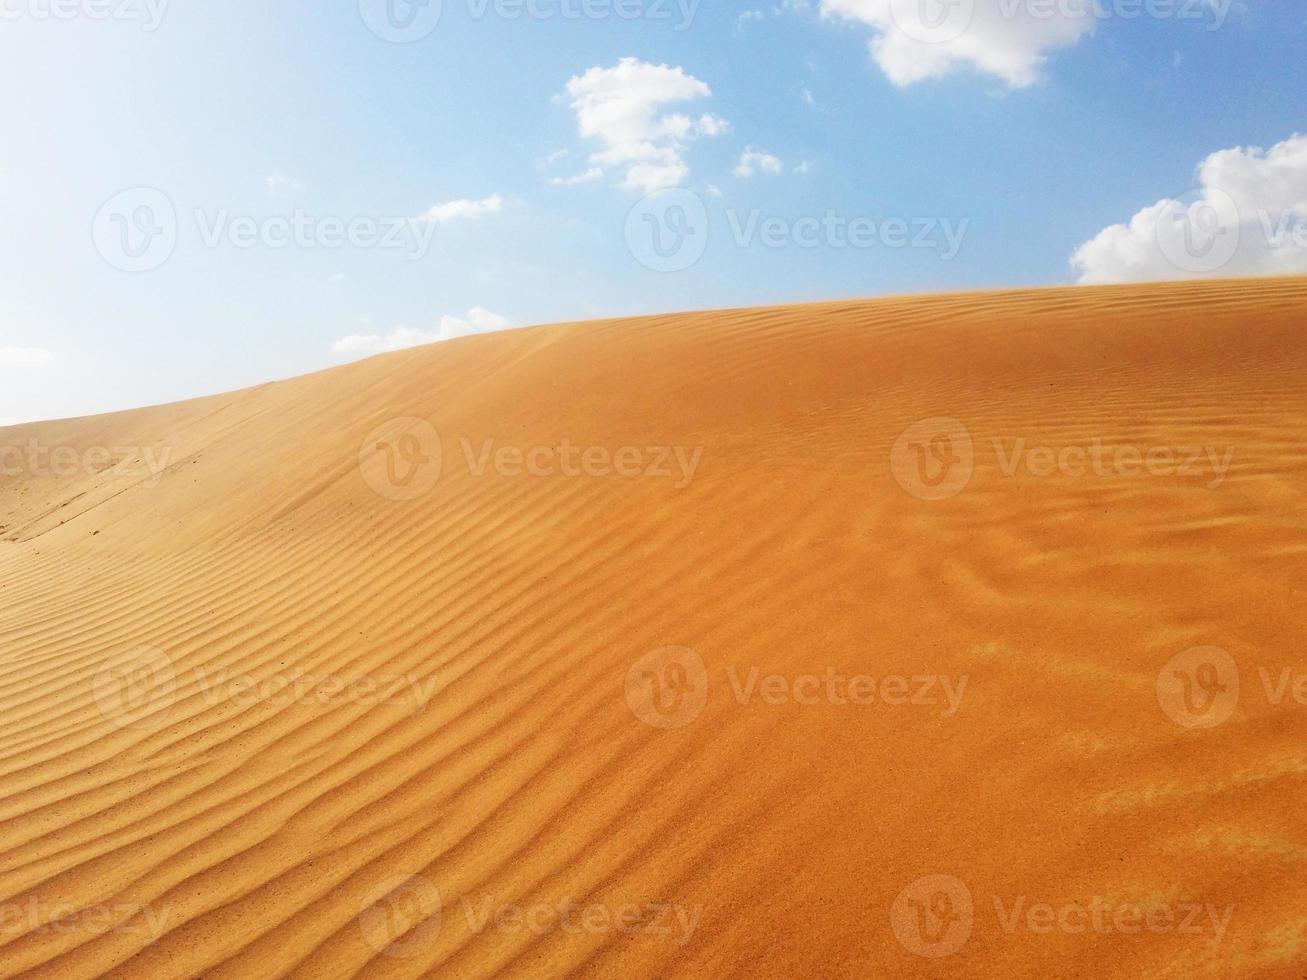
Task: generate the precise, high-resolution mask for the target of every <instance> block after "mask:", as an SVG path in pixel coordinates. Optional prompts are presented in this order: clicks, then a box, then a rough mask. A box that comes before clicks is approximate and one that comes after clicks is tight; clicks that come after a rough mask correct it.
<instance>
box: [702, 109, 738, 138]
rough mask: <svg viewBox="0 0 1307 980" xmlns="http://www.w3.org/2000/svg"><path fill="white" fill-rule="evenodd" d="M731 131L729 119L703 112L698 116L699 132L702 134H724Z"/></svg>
mask: <svg viewBox="0 0 1307 980" xmlns="http://www.w3.org/2000/svg"><path fill="white" fill-rule="evenodd" d="M730 131H731V121H730V120H729V119H723V118H722V117H721V116H715V115H713V114H712V113H711V112H705V113H704V114H703V115H702V116H700V117H699V132H701V133H703V135H704V136H724V135H725V134H726V133H729V132H730Z"/></svg>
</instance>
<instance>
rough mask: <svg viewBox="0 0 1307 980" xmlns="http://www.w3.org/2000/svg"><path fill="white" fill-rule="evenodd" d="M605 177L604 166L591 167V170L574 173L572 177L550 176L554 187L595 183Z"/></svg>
mask: <svg viewBox="0 0 1307 980" xmlns="http://www.w3.org/2000/svg"><path fill="white" fill-rule="evenodd" d="M603 179H604V170H603V168H602V167H591V168H590V169H589V170H585V171H582V172H581V173H579V174H573V175H572V176H570V177H550V178H549V183H550V185H551V186H553V187H576V186H577V185H578V184H593V183H594V182H595V181H596V180H603Z"/></svg>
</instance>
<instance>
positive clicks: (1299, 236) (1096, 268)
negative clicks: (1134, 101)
mask: <svg viewBox="0 0 1307 980" xmlns="http://www.w3.org/2000/svg"><path fill="white" fill-rule="evenodd" d="M1071 264H1072V267H1073V268H1074V269H1075V271H1076V272H1077V274H1078V276H1079V281H1080V282H1081V283H1083V284H1095V283H1110V282H1143V281H1149V280H1158V279H1183V278H1203V277H1210V276H1253V275H1287V274H1294V273H1307V136H1292V137H1290V138H1289V139H1287V140H1285V141H1284V142H1282V143H1278V144H1276V145H1275V146H1273V147H1271V149H1270V150H1264V149H1262V148H1261V147H1235V148H1233V149H1229V150H1221V151H1219V152H1217V153H1213V154H1212V155H1211V156H1209V157H1208V158H1207V159H1206V160H1205V161H1203V163H1202V165H1201V166H1200V167H1199V168H1198V188H1197V189H1196V190H1195V191H1194V192H1193V193H1191V194H1189V195H1186V196H1185V197H1183V198H1179V199H1174V198H1167V199H1164V200H1161V201H1158V202H1157V203H1156V204H1154V205H1152V206H1150V207H1147V208H1144V209H1143V210H1141V211H1139V212H1138V213H1137V214H1135V215H1134V217H1132V218H1131V219H1130V221H1129V222H1128V223H1126V224H1117V225H1112V226H1111V227H1108V228H1104V229H1103V230H1102V231H1101V232H1099V233H1098V235H1096V236H1095V237H1094V238H1093V239H1091V240H1090V241H1088V242H1086V243H1085V244H1083V245H1081V246H1080V248H1079V249H1077V250H1076V253H1075V255H1074V256H1073V257H1072V259H1071Z"/></svg>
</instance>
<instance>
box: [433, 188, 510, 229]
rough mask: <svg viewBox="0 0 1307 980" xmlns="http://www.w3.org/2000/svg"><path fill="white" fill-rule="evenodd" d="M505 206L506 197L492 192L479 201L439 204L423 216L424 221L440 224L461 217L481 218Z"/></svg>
mask: <svg viewBox="0 0 1307 980" xmlns="http://www.w3.org/2000/svg"><path fill="white" fill-rule="evenodd" d="M503 207H504V199H503V198H502V197H500V196H499V195H498V194H491V195H490V196H489V197H486V198H482V199H481V200H479V201H469V200H466V199H464V200H458V201H446V202H445V203H444V204H437V205H436V206H435V207H433V208H431V210H429V211H428V212H427V213H426V214H424V215H423V216H422V218H423V220H424V221H434V222H436V223H437V224H440V223H443V222H446V221H456V220H458V219H460V218H480V217H483V216H484V215H487V214H497V213H498V212H499V211H501V210H502V209H503Z"/></svg>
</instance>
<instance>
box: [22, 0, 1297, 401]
mask: <svg viewBox="0 0 1307 980" xmlns="http://www.w3.org/2000/svg"><path fill="white" fill-rule="evenodd" d="M52 2H54V3H56V4H64V5H65V6H64V7H63V8H62V9H63V10H64V11H65V14H66V16H61V17H55V16H53V15H52V14H51V9H50V5H51V3H52ZM148 2H149V4H150V7H149V9H148V10H147V9H146V4H147V0H0V80H2V81H3V83H4V91H5V93H6V96H5V98H4V100H3V102H2V103H0V421H16V420H25V419H33V418H48V417H60V416H68V415H80V414H90V413H95V412H101V411H109V410H114V409H118V408H126V407H132V406H136V405H143V404H152V403H158V402H164V401H170V400H176V399H180V398H186V397H191V396H195V395H201V394H207V393H213V392H218V391H224V390H229V389H232V388H237V387H241V386H245V385H250V384H256V383H259V382H262V381H266V380H271V379H275V378H278V377H285V376H290V375H294V374H299V373H303V372H305V371H310V370H315V369H318V368H322V367H326V366H330V365H332V364H336V363H341V362H343V361H344V360H347V359H348V358H349V357H351V356H359V355H360V354H365V353H368V352H370V351H373V350H378V349H384V348H387V347H396V346H404V345H405V344H410V343H414V342H418V341H423V340H432V339H436V338H439V337H442V336H451V335H457V334H460V333H467V332H472V331H476V330H484V329H493V328H497V327H500V326H503V325H505V324H509V323H511V324H516V325H526V324H532V323H542V322H551V321H558V320H571V319H589V318H595V317H603V316H615V315H626V314H637V313H646V312H656V311H661V310H675V309H694V308H703V307H719V306H737V305H761V304H770V303H779V302H791V301H802V300H816V299H825V298H840V297H861V296H875V295H882V294H888V293H904V292H929V291H939V290H951V289H972V288H986V287H993V286H1008V285H1023V284H1030V285H1046V284H1057V283H1072V282H1076V281H1086V282H1090V281H1119V280H1124V279H1145V278H1176V277H1180V276H1184V275H1198V274H1234V273H1247V272H1302V271H1307V262H1304V256H1307V241H1299V240H1298V239H1297V238H1294V237H1292V236H1291V235H1290V236H1289V237H1281V238H1277V239H1276V240H1275V241H1274V242H1273V243H1272V244H1270V245H1268V244H1266V243H1265V242H1259V243H1258V244H1256V245H1255V246H1254V245H1253V244H1251V243H1250V239H1251V238H1256V237H1257V226H1258V223H1259V220H1260V217H1261V216H1262V215H1263V214H1264V215H1265V216H1266V217H1267V222H1266V223H1265V224H1264V227H1266V228H1271V227H1272V223H1274V222H1280V224H1278V225H1275V226H1276V227H1280V228H1281V229H1282V230H1285V231H1287V230H1289V229H1290V228H1292V227H1295V226H1292V225H1285V224H1283V222H1286V221H1287V222H1294V221H1298V220H1299V219H1303V218H1304V217H1305V216H1307V140H1302V141H1298V140H1294V139H1293V137H1295V135H1296V134H1307V119H1305V118H1304V106H1307V59H1304V58H1303V57H1302V52H1303V51H1304V50H1307V45H1305V43H1304V42H1305V41H1307V12H1304V10H1303V9H1302V8H1301V6H1300V5H1298V4H1294V3H1283V2H1272V0H1243V2H1232V3H1229V4H1228V5H1227V4H1226V3H1225V0H1201V2H1202V3H1204V4H1207V3H1212V2H1215V3H1216V9H1215V10H1212V9H1203V10H1199V11H1198V13H1197V15H1195V16H1192V17H1191V16H1188V14H1189V13H1193V10H1192V9H1190V7H1189V5H1190V4H1192V3H1194V2H1196V0H1173V2H1176V3H1179V4H1180V5H1181V6H1180V7H1178V8H1176V10H1175V11H1174V14H1175V15H1174V16H1165V17H1163V16H1148V15H1147V13H1145V15H1144V16H1141V17H1136V18H1127V17H1125V16H1122V11H1123V10H1125V11H1128V10H1129V9H1131V6H1132V4H1133V5H1136V6H1137V5H1139V4H1141V3H1142V0H1116V2H1115V5H1114V6H1109V7H1106V8H1102V9H1100V10H1099V11H1098V12H1097V13H1096V14H1095V15H1094V16H1092V17H1085V16H1068V12H1067V11H1066V10H1065V9H1062V11H1061V12H1060V13H1058V12H1055V13H1054V14H1052V15H1050V16H1045V17H1033V16H1030V15H1029V14H1028V13H1023V8H1022V7H1021V6H1020V5H1021V4H1022V3H1026V4H1035V5H1037V4H1039V3H1041V2H1043V0H956V2H959V3H962V4H964V5H965V4H966V3H973V4H975V5H978V6H977V8H976V9H974V10H971V11H970V14H969V16H970V19H969V20H968V21H967V23H966V25H965V27H964V28H963V33H961V34H960V35H958V36H957V37H953V36H951V35H941V36H938V37H927V38H926V39H925V40H923V39H922V38H921V37H920V36H919V35H920V32H921V30H922V29H923V26H927V22H926V21H925V20H923V21H922V23H921V24H915V25H914V24H913V23H912V22H911V18H912V17H913V16H914V15H913V14H912V12H911V10H912V9H913V8H912V7H911V6H907V7H905V6H904V5H905V4H908V5H915V4H917V3H918V0H809V2H806V3H805V2H797V0H781V2H779V3H775V2H773V3H765V4H757V3H750V2H745V3H742V4H734V3H709V2H703V3H700V4H697V5H696V4H694V3H693V2H692V0H671V2H669V3H667V4H666V5H664V0H617V2H620V3H624V4H625V5H626V6H625V9H626V10H628V11H635V12H638V13H640V14H641V16H640V17H638V18H636V19H629V20H627V19H622V18H619V17H616V16H612V15H611V14H610V15H607V16H604V15H603V14H604V12H606V11H608V12H611V11H612V9H613V4H612V2H605V0H588V2H590V3H592V4H594V6H591V7H589V8H585V9H588V10H589V12H590V16H579V17H578V16H565V15H564V14H570V13H575V12H576V11H578V10H582V6H581V4H582V0H535V3H536V14H537V15H536V16H530V15H527V16H522V17H520V18H512V17H509V16H505V14H509V13H511V12H512V11H513V10H515V9H518V4H516V2H515V0H499V3H498V4H497V3H495V2H491V3H490V4H489V6H488V7H482V5H481V0H444V3H443V9H442V10H441V16H440V19H439V22H438V23H436V24H435V25H434V29H432V30H431V31H430V33H429V34H426V36H424V37H422V38H421V39H420V40H415V41H412V42H411V43H392V42H390V41H387V40H384V39H382V38H381V37H379V36H378V35H377V33H375V32H374V31H373V30H371V29H370V28H369V26H368V23H369V18H372V22H373V23H378V21H377V20H376V18H377V16H379V11H378V10H377V9H375V8H376V7H377V5H378V3H380V4H381V5H382V6H383V7H384V0H376V2H374V0H342V2H340V3H336V4H332V5H324V4H320V3H311V2H309V0H282V2H278V3H275V4H269V3H267V2H266V0H258V2H256V0H233V2H230V3H223V4H206V3H199V2H196V0H173V2H167V0H148ZM394 2H395V3H397V4H399V5H400V7H397V8H396V10H399V11H400V12H403V10H402V9H401V8H403V5H404V4H405V3H406V0H394ZM926 2H927V3H928V4H931V3H939V2H940V0H926ZM1060 2H1061V3H1062V4H1064V5H1065V4H1067V3H1070V4H1075V3H1076V2H1077V0H1060ZM1104 2H1110V0H1104ZM1156 2H1161V0H1156ZM678 3H679V4H680V6H678ZM101 4H103V6H100V5H101ZM505 5H508V6H505ZM896 5H897V6H896ZM996 5H997V6H996ZM1004 5H1006V6H1004ZM891 8H892V9H891ZM1000 9H1003V10H1007V11H1009V13H1008V15H1007V16H1005V17H1001V16H999V15H997V14H995V13H994V11H996V10H1000ZM1054 9H1055V10H1056V9H1058V8H1056V5H1055V8H1054ZM941 10H942V11H943V13H945V14H947V13H949V11H948V10H947V9H946V8H941ZM106 11H107V15H106ZM1012 11H1016V13H1015V14H1013V13H1012ZM583 12H584V11H583ZM596 12H598V13H596ZM1071 13H1073V14H1074V11H1072V12H1071ZM133 14H140V15H141V16H142V17H144V18H151V17H155V16H158V21H157V23H150V24H149V26H150V27H152V28H153V29H151V30H146V29H145V27H146V24H145V23H144V22H143V20H141V19H127V17H128V16H129V15H133ZM380 14H384V10H383V11H380ZM429 14H430V10H429V9H428V10H426V11H422V10H420V9H419V10H418V11H417V14H416V16H418V17H419V18H420V17H425V16H429ZM664 15H666V16H664ZM991 15H992V16H991ZM1182 15H1183V16H1182ZM923 16H924V15H923ZM887 18H889V19H887ZM987 18H990V19H988V20H987ZM687 20H688V26H687V24H686V21H687ZM415 23H416V24H418V26H422V24H423V22H422V21H421V20H417V21H415ZM930 23H932V24H933V23H934V22H933V21H932V22H930ZM1217 25H1219V26H1217ZM1214 27H1215V28H1216V29H1213V28H1214ZM896 31H898V32H899V33H898V34H896V33H895V32H896ZM624 59H626V60H625V61H624ZM623 65H625V66H626V67H625V69H624V68H623ZM746 154H748V156H747V157H746ZM1214 155H1215V156H1214ZM742 164H743V165H742ZM1200 165H1201V166H1202V167H1203V169H1202V171H1201V172H1200V171H1199V169H1198V168H1199V167H1200ZM568 179H573V180H575V181H576V182H574V183H571V184H564V183H563V182H565V181H567V180H568ZM137 188H149V189H153V192H154V193H156V194H158V193H161V194H162V195H164V197H163V200H165V201H166V202H167V203H168V204H169V205H170V206H171V207H172V209H173V211H174V213H175V216H176V232H175V236H172V237H171V239H170V244H169V245H168V247H167V250H166V254H165V255H163V257H162V259H161V260H160V259H159V256H157V255H155V256H154V257H151V256H150V255H146V257H145V259H144V260H143V261H144V262H145V264H147V265H149V266H150V267H149V268H148V269H144V270H143V271H124V268H123V265H124V262H123V260H122V256H121V255H119V256H117V257H115V256H114V255H113V254H109V255H108V256H106V254H105V250H106V247H107V248H108V249H109V251H110V253H112V250H113V248H112V241H111V240H110V241H108V244H106V238H105V236H106V235H109V236H112V235H115V234H118V235H127V236H129V237H130V236H134V235H137V234H138V231H137V230H135V229H134V228H133V227H132V223H133V222H135V221H136V220H137V219H138V218H139V217H140V215H139V214H138V212H139V209H140V204H141V201H142V200H145V199H142V198H141V197H140V193H141V192H139V191H134V190H133V189H137ZM123 192H130V193H129V194H128V195H127V196H126V197H124V196H123ZM649 192H657V193H655V194H654V196H653V198H652V199H651V201H646V202H645V203H644V204H640V203H639V202H642V200H644V199H645V198H646V195H647V194H648V193H649ZM1190 192H1194V193H1190ZM133 194H135V195H136V196H132V195H133ZM669 195H670V196H669ZM686 195H689V196H686ZM1186 195H1188V196H1186ZM1218 195H1219V196H1218ZM1227 198H1228V199H1229V200H1230V201H1232V202H1234V203H1233V204H1231V206H1230V207H1231V211H1230V215H1231V216H1230V217H1228V218H1227V219H1225V220H1228V221H1229V222H1231V223H1238V224H1241V225H1242V226H1243V227H1244V231H1245V234H1244V235H1243V238H1242V242H1241V245H1240V249H1239V250H1238V251H1237V253H1236V252H1234V251H1233V250H1232V252H1231V255H1230V256H1227V257H1226V260H1225V261H1224V262H1222V263H1221V264H1220V265H1219V266H1215V267H1212V268H1204V267H1202V264H1201V263H1199V264H1198V266H1195V267H1189V266H1188V265H1187V264H1186V263H1185V262H1183V261H1182V262H1181V263H1180V264H1179V266H1176V265H1175V264H1174V262H1171V264H1169V265H1168V264H1167V263H1166V262H1165V261H1163V260H1164V259H1166V258H1167V257H1168V256H1170V255H1171V251H1169V250H1168V249H1167V247H1166V242H1162V245H1161V248H1160V249H1159V248H1158V246H1157V241H1155V240H1154V239H1155V238H1156V237H1157V236H1158V235H1164V234H1165V233H1164V232H1158V231H1157V230H1156V229H1158V228H1162V227H1169V226H1168V225H1165V221H1164V219H1165V218H1166V216H1167V215H1166V211H1165V208H1163V207H1161V204H1162V203H1163V202H1170V205H1168V206H1172V205H1173V206H1175V207H1178V208H1180V209H1181V213H1182V214H1187V213H1188V212H1186V211H1184V210H1183V209H1185V208H1189V207H1190V206H1192V205H1193V204H1194V202H1195V201H1201V202H1203V204H1204V206H1205V207H1207V209H1208V210H1209V211H1211V212H1212V213H1213V214H1216V215H1218V218H1217V219H1216V220H1221V219H1220V217H1219V216H1220V215H1222V214H1224V213H1225V212H1224V211H1222V206H1223V202H1225V201H1226V200H1227ZM154 200H157V199H154ZM669 201H670V202H672V203H673V204H676V203H677V202H680V203H685V202H689V211H688V213H689V216H690V219H691V220H700V219H698V217H697V212H696V211H695V207H698V206H701V207H702V209H703V212H702V213H703V218H702V220H703V221H704V222H706V225H705V231H704V241H703V242H702V243H701V244H702V248H701V249H696V250H695V252H694V254H692V255H691V256H690V257H689V258H691V259H693V260H694V261H693V262H692V264H689V265H688V267H686V268H676V269H675V271H658V269H656V268H650V267H648V264H649V263H648V262H647V261H642V259H645V260H647V259H648V255H647V254H646V251H647V250H646V245H647V243H646V244H645V245H641V244H638V243H635V244H633V243H632V241H631V235H632V234H636V235H639V234H640V233H641V229H642V228H647V229H649V230H650V233H652V231H653V230H654V229H655V228H657V227H658V225H657V222H660V221H662V222H665V221H668V220H669V219H668V212H667V210H666V208H667V206H668V205H667V204H666V202H669ZM1213 201H1215V204H1214V205H1213V203H1212V202H1213ZM115 202H116V203H115ZM124 202H125V203H124ZM106 205H108V210H105V206H106ZM677 206H679V205H677ZM636 207H640V208H644V209H645V211H649V210H650V209H652V212H653V216H652V217H645V214H644V212H643V211H640V210H637V211H636V212H635V216H634V217H631V215H632V209H633V208H636ZM115 209H116V210H115ZM659 209H662V210H661V211H660V210H659ZM1150 209H1151V210H1150ZM151 213H152V214H153V212H151ZM684 213H685V212H684V209H682V211H680V212H677V214H676V215H675V217H677V218H678V219H679V218H680V217H683V216H684ZM115 214H116V215H117V217H115ZM296 214H299V215H300V216H302V218H303V219H304V220H306V221H309V222H311V224H310V225H308V226H306V227H308V228H309V231H308V232H306V234H305V236H304V237H303V238H302V239H301V241H300V243H299V244H295V243H294V242H292V243H291V244H289V245H286V246H284V247H274V246H275V245H276V243H278V242H280V241H281V238H282V236H281V235H280V234H279V231H278V229H279V228H281V225H279V224H278V219H281V220H282V221H285V222H289V221H291V220H292V219H293V218H294V217H295V215H296ZM628 218H631V220H630V221H628ZM332 219H335V220H337V221H339V222H340V223H341V224H345V223H348V222H350V221H352V220H356V219H357V220H359V221H361V222H362V224H361V225H360V227H361V228H364V227H365V226H367V225H369V224H370V225H371V226H372V227H374V228H375V229H376V230H377V232H378V233H379V234H383V235H384V234H388V233H389V232H390V231H395V232H396V240H397V241H400V242H404V241H407V242H408V244H409V245H410V246H411V247H408V248H381V247H376V243H373V242H370V241H368V240H366V236H364V238H363V239H360V238H359V237H358V236H354V241H353V244H346V245H345V246H343V247H328V245H329V244H330V242H331V229H330V228H329V227H326V226H324V222H326V223H329V222H330V221H331V220H332ZM823 219H825V223H824V224H822V225H821V228H820V230H817V229H816V227H815V226H817V225H818V223H819V222H822V221H823ZM1132 219H1135V220H1133V223H1132ZM768 221H770V222H772V228H771V235H772V236H773V237H769V236H768V235H767V234H764V233H763V226H764V224H765V223H766V222H768ZM831 221H834V222H835V226H836V227H837V228H842V229H845V231H843V232H839V231H837V232H834V233H833V232H832V231H831V230H830V228H831V227H832V225H831V224H830V222H831ZM856 221H861V222H862V231H863V232H864V239H863V240H862V242H861V243H860V244H859V245H858V246H857V247H854V246H852V245H851V244H850V243H849V241H848V240H847V238H848V235H847V229H848V227H849V225H850V223H851V222H856ZM894 221H901V222H902V223H903V225H904V227H906V228H907V229H908V230H909V237H915V238H916V239H917V241H918V245H919V247H907V246H906V245H904V244H903V243H902V242H900V241H898V240H897V238H896V237H895V236H894V235H893V234H891V233H890V231H891V229H893V227H894V225H893V224H892V222H894ZM123 222H127V224H126V225H124V224H123ZM233 222H236V224H233ZM751 222H752V223H751ZM886 222H891V223H890V224H886ZM932 223H933V224H932ZM145 224H146V225H151V223H150V222H146V223H145ZM242 224H248V225H251V226H253V228H254V231H252V232H250V234H252V235H253V244H252V245H251V246H250V247H238V242H240V231H239V229H240V228H241V226H242ZM142 227H144V226H142ZM151 227H153V225H151ZM668 227H669V229H670V230H672V231H674V230H675V228H674V227H672V226H670V225H669V226H668ZM750 228H752V232H753V233H752V235H746V234H745V232H747V230H748V229H750ZM632 229H634V230H633V231H632ZM873 229H874V230H873ZM946 229H948V230H951V232H952V233H953V235H954V236H955V238H954V244H955V245H956V246H957V247H956V248H955V249H950V248H949V247H948V243H947V240H946V237H945V234H944V232H945V230H946ZM156 230H157V229H156ZM365 230H366V229H365ZM1226 230H1228V229H1226ZM405 236H411V237H405ZM796 236H797V237H799V238H801V239H803V241H804V243H805V245H809V246H810V247H800V246H799V245H797V244H795V237H796ZM165 238H168V236H165ZM1227 238H1228V236H1227ZM206 239H207V240H206ZM121 240H122V241H124V242H126V241H128V240H129V239H128V238H123V239H121ZM423 242H425V243H426V245H425V246H423V245H422V243H423ZM1082 247H1083V248H1082ZM700 251H701V252H702V254H701V255H700V254H698V252H700ZM953 251H955V252H956V254H951V253H952V252H953ZM1073 256H1074V257H1077V263H1076V264H1075V265H1073V263H1072V259H1073ZM128 264H130V263H128ZM653 264H655V265H656V264H657V263H656V262H655V263H653ZM673 264H674V265H678V266H679V265H680V264H682V263H679V262H676V263H673ZM346 338H352V339H346Z"/></svg>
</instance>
